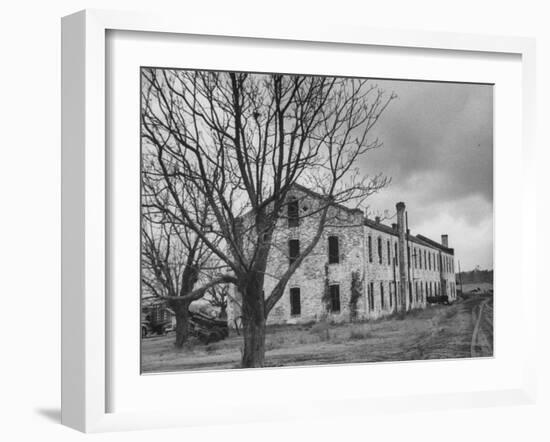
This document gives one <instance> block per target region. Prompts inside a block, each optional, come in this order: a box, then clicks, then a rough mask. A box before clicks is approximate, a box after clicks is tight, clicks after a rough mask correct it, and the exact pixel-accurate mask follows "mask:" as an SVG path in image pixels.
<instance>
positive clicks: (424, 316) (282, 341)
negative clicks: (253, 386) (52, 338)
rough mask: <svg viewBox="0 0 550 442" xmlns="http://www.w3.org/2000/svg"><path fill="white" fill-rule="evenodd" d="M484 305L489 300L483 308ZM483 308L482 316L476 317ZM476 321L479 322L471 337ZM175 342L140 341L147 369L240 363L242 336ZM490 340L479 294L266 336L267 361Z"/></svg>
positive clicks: (453, 347) (451, 349) (368, 358)
mask: <svg viewBox="0 0 550 442" xmlns="http://www.w3.org/2000/svg"><path fill="white" fill-rule="evenodd" d="M489 301H490V302H489ZM482 303H485V305H484V307H483V308H481V307H480V306H481V304H482ZM480 311H481V312H482V314H483V316H482V319H481V320H479V321H478V317H479V312H480ZM476 324H479V325H478V330H477V335H476V336H475V337H474V339H473V336H474V330H475V329H476ZM173 340H174V336H173V335H169V336H165V337H155V338H149V339H145V340H144V341H143V342H142V364H143V365H142V369H143V372H146V373H151V372H166V371H181V370H212V369H227V368H238V367H239V360H240V357H241V345H242V338H241V337H240V336H237V335H236V334H235V333H232V334H231V335H230V337H229V338H227V339H225V340H224V341H221V342H217V343H214V344H210V345H201V344H199V343H196V342H191V343H189V345H187V346H186V347H185V348H184V349H181V350H176V349H175V348H174V346H173ZM473 341H475V343H474V344H473V346H474V352H475V354H474V355H472V342H473ZM492 341H493V335H492V298H491V299H490V300H489V299H488V298H486V297H481V296H475V297H471V298H469V299H467V300H465V301H462V302H459V303H456V304H454V305H451V306H433V307H428V308H427V309H426V310H419V311H415V312H412V313H409V314H408V315H407V316H406V317H405V319H401V320H400V319H398V318H391V319H387V320H380V321H372V322H364V323H354V324H343V325H328V326H322V325H319V324H314V325H307V326H305V325H304V326H278V327H270V328H268V331H267V338H266V348H267V352H266V365H267V366H272V367H274V366H275V367H276V366H296V365H319V364H331V363H340V364H342V363H353V362H377V361H407V360H421V359H442V358H467V357H472V356H477V357H480V356H492V347H493V345H492Z"/></svg>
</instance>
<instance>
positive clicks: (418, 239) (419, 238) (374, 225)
mask: <svg viewBox="0 0 550 442" xmlns="http://www.w3.org/2000/svg"><path fill="white" fill-rule="evenodd" d="M364 224H365V225H366V226H368V227H370V228H371V229H374V230H378V231H379V232H383V233H386V234H388V235H393V236H396V237H397V236H399V233H398V231H397V229H394V228H393V227H391V226H387V225H385V224H382V223H380V222H378V221H375V220H372V219H368V218H366V217H365V219H364ZM408 240H409V241H411V242H414V243H416V244H419V245H421V246H424V247H430V248H435V249H439V250H441V251H442V252H445V253H449V254H451V255H454V249H452V248H449V247H445V246H444V245H443V244H440V243H438V242H437V241H434V240H433V239H430V238H428V237H426V236H424V235H420V234H419V235H416V236H415V235H411V234H410V233H409V236H408Z"/></svg>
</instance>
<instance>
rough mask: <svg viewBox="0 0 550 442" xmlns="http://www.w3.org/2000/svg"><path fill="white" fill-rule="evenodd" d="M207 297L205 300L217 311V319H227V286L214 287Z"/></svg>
mask: <svg viewBox="0 0 550 442" xmlns="http://www.w3.org/2000/svg"><path fill="white" fill-rule="evenodd" d="M208 295H209V297H208V298H207V300H208V302H209V303H210V305H211V306H212V307H215V308H217V309H218V318H220V319H227V299H228V297H229V286H228V285H227V284H224V285H221V284H220V285H217V286H214V287H212V288H211V289H210V290H209V292H208Z"/></svg>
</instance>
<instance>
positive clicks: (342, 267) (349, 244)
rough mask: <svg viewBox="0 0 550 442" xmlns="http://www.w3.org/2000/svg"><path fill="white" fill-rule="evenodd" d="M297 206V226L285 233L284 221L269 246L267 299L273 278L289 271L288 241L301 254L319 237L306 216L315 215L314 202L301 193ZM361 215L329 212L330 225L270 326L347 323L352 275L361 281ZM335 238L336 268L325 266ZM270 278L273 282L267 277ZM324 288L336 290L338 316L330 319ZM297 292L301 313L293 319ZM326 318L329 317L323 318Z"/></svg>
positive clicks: (271, 317) (313, 217)
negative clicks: (296, 291)
mask: <svg viewBox="0 0 550 442" xmlns="http://www.w3.org/2000/svg"><path fill="white" fill-rule="evenodd" d="M295 196H297V197H298V198H299V201H300V215H301V216H303V218H301V219H300V225H299V226H298V227H288V221H287V220H286V219H281V220H280V221H279V224H278V227H277V229H276V234H275V235H274V237H273V241H272V250H271V253H270V258H269V264H268V268H267V278H266V283H265V292H266V294H268V293H270V292H271V290H272V288H273V287H274V286H275V284H276V283H277V281H278V280H277V278H276V275H280V274H282V273H283V272H284V271H285V270H286V269H287V268H288V266H289V255H288V240H289V239H297V240H299V241H300V250H301V251H302V250H304V249H305V248H306V247H307V246H308V245H309V244H310V243H311V240H312V238H313V236H314V235H315V233H316V232H317V228H318V225H319V214H315V215H311V216H307V212H308V211H309V212H315V211H316V210H317V209H318V202H317V201H315V200H314V199H313V198H311V197H309V196H307V195H304V194H303V193H299V192H298V193H297V194H296V193H295ZM362 220H363V213H362V212H361V211H355V212H351V211H349V210H344V209H339V208H331V210H330V211H329V217H328V223H327V225H326V227H325V228H324V231H323V234H322V236H321V238H320V240H319V242H318V244H317V246H316V247H315V248H314V249H313V251H312V252H311V253H310V254H309V255H308V256H307V257H306V258H305V260H304V261H303V262H302V264H301V265H300V267H299V268H298V269H297V270H296V272H295V273H294V274H293V275H292V277H291V278H290V280H289V283H288V284H287V287H286V289H285V293H284V295H283V296H282V298H281V299H280V300H279V302H278V303H277V305H276V306H275V307H274V308H273V310H272V311H271V313H270V315H269V317H268V324H270V323H284V322H286V323H302V322H309V321H318V320H320V319H322V318H325V317H327V319H328V320H331V321H335V322H339V321H348V320H349V319H350V309H349V301H350V295H351V284H352V272H354V271H357V272H359V274H360V275H362V267H363V266H362V263H363V256H362V254H363V242H362V235H361V231H362ZM329 236H336V237H337V238H338V244H339V262H338V263H334V264H329V263H328V238H329ZM271 275H274V276H275V277H273V276H271ZM326 285H339V286H340V312H338V313H336V312H332V313H328V312H327V308H326V305H325V304H324V302H323V295H324V293H325V290H326V288H325V287H326ZM294 287H297V288H299V289H300V300H301V312H300V315H299V316H292V315H291V308H290V307H291V306H290V290H291V289H292V288H294ZM327 315H328V316H327Z"/></svg>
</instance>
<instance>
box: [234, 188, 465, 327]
mask: <svg viewBox="0 0 550 442" xmlns="http://www.w3.org/2000/svg"><path fill="white" fill-rule="evenodd" d="M323 201H324V200H323V199H322V198H321V196H320V195H318V194H316V193H314V192H312V191H310V190H308V189H306V188H304V187H302V186H295V187H294V188H293V189H292V192H291V193H290V196H289V201H288V204H287V216H282V217H281V219H280V220H279V224H278V225H277V228H276V230H275V233H274V235H273V237H272V239H271V244H272V245H271V249H270V255H269V261H268V267H267V271H266V279H265V284H264V287H265V292H266V294H269V293H270V292H271V289H272V288H273V287H274V286H275V284H276V283H277V281H278V276H279V275H282V274H283V273H284V271H286V269H288V266H289V264H290V263H291V262H292V259H293V258H294V257H295V256H297V255H298V254H299V252H300V250H304V249H303V248H305V247H307V245H308V244H309V243H310V241H311V239H312V237H313V236H314V235H315V233H316V231H317V227H318V224H319V217H320V208H321V207H322V205H323V204H324V202H323ZM396 210H397V212H396V215H395V218H396V223H394V224H392V225H391V226H388V225H385V224H382V223H381V222H380V220H379V219H378V218H377V219H375V220H371V219H368V218H366V217H365V215H364V213H363V211H361V210H359V209H349V208H347V207H344V206H342V205H332V206H331V207H330V209H329V216H328V221H327V223H326V224H325V228H324V230H323V234H322V236H321V239H320V240H319V242H318V243H317V245H316V246H315V248H314V249H313V250H312V251H311V253H310V254H309V255H308V256H307V257H306V258H305V260H304V261H303V262H302V263H301V265H300V266H299V267H298V269H297V270H296V272H295V273H294V274H293V275H292V277H291V278H290V280H289V282H288V284H287V286H286V288H285V293H284V295H283V296H282V298H281V299H280V300H279V301H278V303H277V304H276V305H275V307H274V308H273V310H272V311H271V313H270V315H269V317H268V321H267V322H268V324H282V323H302V322H310V321H318V320H321V319H328V320H331V321H336V322H340V321H349V320H352V319H370V318H373V319H374V318H379V317H382V316H386V315H389V314H391V313H393V312H395V311H396V309H398V308H401V307H402V309H403V310H405V311H408V310H411V309H415V308H424V307H425V306H426V304H427V302H428V298H430V297H436V296H447V297H448V299H449V301H453V300H455V299H456V285H455V273H454V251H453V249H452V248H449V246H448V239H447V235H442V236H441V243H438V242H436V241H433V240H431V239H429V238H426V237H424V236H422V235H412V234H410V232H409V230H408V228H407V221H406V218H407V217H406V212H405V204H404V203H397V205H396ZM234 298H235V300H236V302H230V303H229V305H228V319H229V322H230V324H232V323H233V322H234V321H233V320H234V319H236V318H238V317H239V316H240V309H239V307H238V305H239V304H238V301H239V294H238V293H235V296H234ZM235 300H234V301H235Z"/></svg>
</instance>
